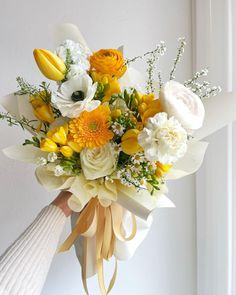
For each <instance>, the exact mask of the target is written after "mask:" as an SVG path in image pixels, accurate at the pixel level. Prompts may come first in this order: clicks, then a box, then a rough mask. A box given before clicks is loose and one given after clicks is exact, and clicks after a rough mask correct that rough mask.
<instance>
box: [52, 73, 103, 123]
mask: <svg viewBox="0 0 236 295" xmlns="http://www.w3.org/2000/svg"><path fill="white" fill-rule="evenodd" d="M96 89H97V83H94V84H93V81H92V79H91V78H90V76H89V75H87V74H84V75H81V76H78V77H73V78H71V79H70V80H68V81H66V82H64V83H62V84H61V86H60V88H59V91H57V92H53V93H52V102H53V103H54V104H55V105H56V106H57V107H58V109H59V110H60V111H61V113H62V116H63V117H69V118H75V117H78V116H79V115H80V113H81V112H83V111H88V112H90V111H92V110H94V109H96V108H97V107H98V106H99V105H100V103H101V102H100V101H98V100H93V97H94V95H95V92H96Z"/></svg>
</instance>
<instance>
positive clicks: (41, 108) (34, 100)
mask: <svg viewBox="0 0 236 295" xmlns="http://www.w3.org/2000/svg"><path fill="white" fill-rule="evenodd" d="M30 103H31V105H32V107H33V113H34V115H35V117H36V118H37V119H39V120H40V121H42V122H44V123H49V124H51V123H53V122H54V120H55V118H54V114H53V111H52V106H51V105H50V104H47V103H45V102H44V101H43V92H40V93H39V94H38V95H34V96H31V97H30Z"/></svg>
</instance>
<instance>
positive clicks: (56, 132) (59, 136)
mask: <svg viewBox="0 0 236 295" xmlns="http://www.w3.org/2000/svg"><path fill="white" fill-rule="evenodd" d="M67 133H68V126H67V124H66V125H65V127H64V126H59V127H55V128H52V129H51V130H49V131H48V133H47V137H49V138H50V139H52V140H53V141H54V142H56V143H58V144H60V145H65V144H66V142H67Z"/></svg>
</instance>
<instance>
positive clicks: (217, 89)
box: [199, 86, 221, 99]
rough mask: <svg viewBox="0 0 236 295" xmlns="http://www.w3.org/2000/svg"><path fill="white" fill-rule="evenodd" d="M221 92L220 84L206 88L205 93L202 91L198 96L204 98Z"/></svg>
mask: <svg viewBox="0 0 236 295" xmlns="http://www.w3.org/2000/svg"><path fill="white" fill-rule="evenodd" d="M220 92H221V87H220V86H213V87H211V88H208V89H207V90H206V92H205V93H203V94H202V95H201V96H199V97H200V98H201V99H206V98H209V97H211V96H216V95H218V94H219V93H220Z"/></svg>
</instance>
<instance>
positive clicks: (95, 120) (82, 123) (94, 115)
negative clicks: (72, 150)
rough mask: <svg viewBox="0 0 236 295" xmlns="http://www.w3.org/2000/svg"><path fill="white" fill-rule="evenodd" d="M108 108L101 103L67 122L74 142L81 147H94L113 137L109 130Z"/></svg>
mask: <svg viewBox="0 0 236 295" xmlns="http://www.w3.org/2000/svg"><path fill="white" fill-rule="evenodd" d="M109 119H110V109H109V107H108V106H105V105H101V106H99V107H98V108H97V109H95V110H93V111H91V112H87V111H84V112H82V113H81V115H80V116H79V117H78V118H75V119H73V120H71V121H70V122H69V131H70V135H71V138H72V139H73V141H74V142H76V143H78V144H79V145H80V146H81V148H95V147H100V146H102V145H104V144H106V143H107V142H108V141H109V140H110V139H112V137H113V133H112V132H111V131H110V130H109Z"/></svg>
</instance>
